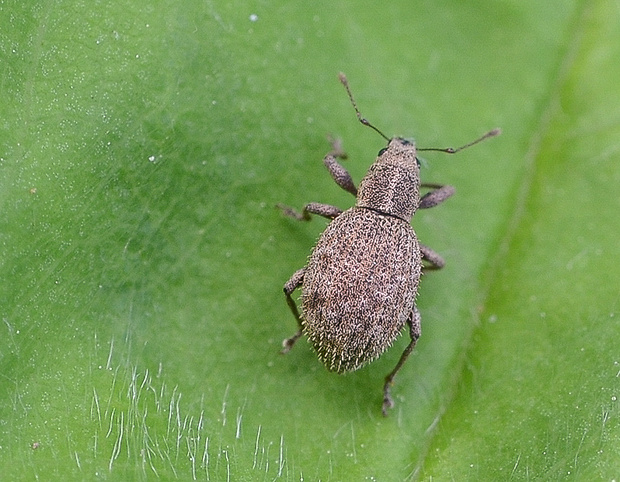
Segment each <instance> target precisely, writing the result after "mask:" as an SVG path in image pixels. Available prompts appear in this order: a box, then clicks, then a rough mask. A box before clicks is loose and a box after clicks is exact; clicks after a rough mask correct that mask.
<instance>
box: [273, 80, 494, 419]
mask: <svg viewBox="0 0 620 482" xmlns="http://www.w3.org/2000/svg"><path fill="white" fill-rule="evenodd" d="M339 78H340V82H342V84H343V85H344V87H345V89H346V91H347V93H348V95H349V99H350V100H351V104H352V105H353V108H354V109H355V113H356V115H357V118H358V120H359V121H360V122H361V123H362V124H364V125H366V126H368V127H370V128H372V129H374V130H375V131H376V132H378V133H379V134H380V135H381V136H382V137H383V138H384V139H386V140H387V141H388V145H387V147H385V148H383V149H381V150H380V151H379V154H378V157H377V160H376V161H375V162H374V164H372V165H371V166H370V168H369V169H368V172H367V173H366V175H365V176H364V178H363V179H362V181H361V182H360V184H359V187H356V186H355V184H354V183H353V179H352V178H351V175H350V174H349V173H348V171H347V170H346V169H345V168H344V167H343V166H342V165H341V164H340V163H339V162H338V161H337V158H344V157H346V155H345V154H344V153H343V152H342V150H341V149H340V148H339V147H338V146H337V145H336V143H333V150H332V151H331V152H330V153H328V154H327V155H326V156H325V158H324V159H323V163H324V164H325V166H326V167H327V169H328V170H329V172H330V174H331V176H332V178H333V179H334V181H336V184H338V185H339V186H340V187H341V188H342V189H344V190H345V191H348V192H350V193H351V194H353V195H354V196H356V198H357V200H356V203H355V206H353V207H352V208H350V209H347V210H346V211H344V212H343V211H342V210H341V209H339V208H337V207H335V206H331V205H328V204H321V203H310V204H307V205H306V206H305V207H304V209H303V211H302V212H301V213H299V212H297V211H295V210H294V209H292V208H289V207H287V206H283V205H278V207H279V208H280V209H282V211H283V212H284V213H285V214H286V215H288V216H291V217H293V218H296V219H298V220H301V221H309V220H310V215H311V214H318V215H319V216H323V217H326V218H328V219H331V220H332V221H331V222H330V223H329V225H328V226H327V228H326V229H325V231H323V233H322V234H321V236H320V237H319V240H318V241H317V244H316V246H315V247H314V250H313V251H312V254H311V255H310V258H309V259H308V263H307V265H306V266H305V267H304V268H302V269H300V270H298V271H296V272H295V273H294V274H293V276H291V278H290V279H289V280H288V281H287V282H286V284H285V285H284V293H285V294H286V301H287V303H288V305H289V307H290V309H291V311H292V312H293V315H294V316H295V319H296V320H297V323H298V325H299V330H298V331H297V333H295V334H294V335H293V336H292V337H290V338H287V339H285V340H284V342H283V347H284V348H283V349H282V353H286V352H288V351H289V350H290V349H291V348H292V347H293V345H294V344H295V342H296V341H297V340H298V339H299V338H300V337H301V335H302V334H305V335H306V336H307V337H308V339H309V340H310V343H311V344H312V346H313V347H314V349H315V351H316V353H317V355H318V357H319V359H320V360H321V362H322V363H323V364H324V365H325V366H326V367H327V369H328V370H330V371H334V372H337V373H345V372H349V371H353V370H357V369H358V368H360V367H362V366H363V365H365V364H367V363H369V362H371V361H373V360H374V359H376V358H377V357H379V356H380V355H381V354H382V353H383V352H384V351H385V350H386V349H387V348H389V347H390V346H391V345H392V343H393V342H394V340H396V338H397V337H398V335H399V334H400V332H401V331H402V329H403V328H404V327H405V325H408V327H409V333H410V335H411V341H410V343H409V344H408V345H407V347H406V348H405V351H404V352H403V354H402V355H401V357H400V359H399V360H398V363H397V364H396V366H395V367H394V369H393V370H392V371H391V372H390V373H389V374H388V375H387V376H386V377H385V383H384V386H383V408H382V410H383V415H387V411H388V409H390V408H392V407H393V406H394V402H393V400H392V397H391V395H390V388H391V386H392V384H393V382H394V377H395V376H396V374H397V373H398V371H399V370H400V369H401V368H402V366H403V364H404V363H405V361H406V360H407V357H409V355H410V354H411V352H412V350H413V348H414V346H415V344H416V341H417V340H418V338H419V337H420V313H419V311H418V309H417V308H416V304H415V301H416V295H417V293H418V285H419V282H420V277H421V275H422V272H423V270H428V269H439V268H442V267H443V265H444V261H443V259H442V258H441V256H439V255H438V254H437V253H435V252H434V251H433V250H431V249H430V248H428V247H427V246H424V245H423V244H420V243H419V242H418V239H417V237H416V235H415V232H414V231H413V228H412V227H411V224H410V223H411V218H412V217H413V215H414V213H415V212H416V210H417V209H426V208H431V207H433V206H436V205H438V204H440V203H441V202H443V201H445V200H446V199H447V198H449V197H450V196H452V194H454V188H453V187H452V186H443V185H439V184H427V183H421V182H420V162H419V160H418V158H417V156H416V153H417V151H422V150H428V151H441V152H446V153H449V154H454V153H456V152H458V151H460V150H462V149H465V148H467V147H469V146H472V145H474V144H477V143H478V142H480V141H482V140H484V139H487V138H489V137H493V136H496V135H498V134H499V133H500V130H499V129H494V130H492V131H490V132H488V133H486V134H485V135H483V136H482V137H480V138H479V139H476V140H475V141H473V142H470V143H469V144H466V145H464V146H461V147H459V148H457V149H454V148H445V149H440V148H428V149H416V146H415V144H414V143H413V142H410V141H407V140H405V139H403V138H400V137H394V138H392V139H390V138H388V137H387V136H385V135H384V134H383V133H382V132H381V131H380V130H379V129H377V128H376V127H375V126H373V125H372V124H371V123H370V122H368V121H367V120H366V119H364V118H363V117H362V115H361V113H360V111H359V109H358V108H357V104H356V103H355V100H354V98H353V95H352V94H351V90H350V88H349V84H348V82H347V79H346V77H345V76H344V74H342V73H341V74H340V75H339ZM422 188H427V189H430V191H429V192H427V193H426V194H424V195H421V192H420V191H421V189H422ZM299 287H301V290H302V291H301V306H302V311H301V314H300V312H299V310H298V308H297V304H296V303H295V300H293V298H292V297H291V295H292V293H293V291H295V289H297V288H299Z"/></svg>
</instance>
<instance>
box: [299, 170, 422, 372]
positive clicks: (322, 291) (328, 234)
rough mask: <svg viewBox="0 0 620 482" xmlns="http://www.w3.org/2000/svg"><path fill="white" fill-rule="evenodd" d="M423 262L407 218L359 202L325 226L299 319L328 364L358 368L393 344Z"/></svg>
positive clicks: (409, 307) (338, 369) (308, 270)
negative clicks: (384, 212) (372, 208)
mask: <svg viewBox="0 0 620 482" xmlns="http://www.w3.org/2000/svg"><path fill="white" fill-rule="evenodd" d="M363 184H364V182H362V185H363ZM360 187H361V186H360ZM416 197H417V193H416ZM421 268H422V260H421V255H420V249H419V246H418V241H417V238H416V236H415V234H414V232H413V229H412V228H411V226H410V225H409V223H408V222H407V221H406V220H404V219H400V218H397V217H394V216H392V215H386V214H383V213H379V212H376V211H374V210H371V209H367V208H364V207H359V206H356V207H353V208H351V209H349V210H347V211H345V212H344V213H342V214H341V215H340V216H338V217H337V218H336V219H335V220H334V221H332V222H331V223H330V224H329V226H328V227H327V229H326V230H325V231H324V232H323V234H322V235H321V237H320V238H319V241H318V243H317V245H316V247H315V248H314V250H313V252H312V254H311V256H310V259H309V262H308V265H307V267H306V272H305V276H304V280H303V286H302V308H303V316H302V320H301V322H302V325H303V331H304V333H305V334H306V336H307V337H308V339H309V340H310V342H311V343H312V345H313V347H314V349H315V350H316V352H317V354H318V356H319V359H320V360H321V361H322V362H323V363H324V364H325V366H326V367H327V368H328V369H329V370H331V371H336V372H338V373H344V372H347V371H352V370H356V369H358V368H360V367H361V366H363V365H364V364H366V363H368V362H370V361H372V360H374V359H375V358H377V357H378V356H379V355H381V353H383V352H384V351H385V350H386V349H387V348H389V346H391V344H392V343H393V342H394V340H395V339H396V338H397V337H398V335H399V333H400V332H401V330H402V329H403V327H404V326H405V324H406V323H407V320H409V319H410V317H411V316H412V313H413V310H414V305H415V297H416V294H417V291H418V283H419V279H420V275H421Z"/></svg>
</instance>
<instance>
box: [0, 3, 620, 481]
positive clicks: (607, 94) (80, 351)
mask: <svg viewBox="0 0 620 482" xmlns="http://www.w3.org/2000/svg"><path fill="white" fill-rule="evenodd" d="M280 3H281V2H280ZM253 15H255V17H254V16H253ZM619 58H620V8H618V3H617V2H614V1H611V0H607V1H603V0H593V1H585V0H582V1H549V2H535V1H533V0H532V1H529V0H527V1H501V2H500V1H476V2H460V1H456V0H453V1H449V0H443V1H439V2H437V1H418V2H406V1H404V0H396V1H393V2H389V3H386V4H383V5H381V6H379V5H378V4H377V3H376V2H370V1H366V0H364V1H359V2H344V1H342V2H334V1H323V0H319V1H316V2H298V1H294V2H287V3H286V4H285V5H279V4H278V3H276V2H265V1H254V2H244V1H232V2H224V1H220V0H217V1H209V0H187V1H184V2H172V1H166V0H155V1H153V2H150V3H149V4H145V5H142V6H137V5H134V3H133V2H123V1H119V2H115V3H109V2H99V1H92V2H82V1H79V0H74V1H68V0H67V1H47V2H42V1H31V2H17V1H14V0H9V1H5V2H3V3H2V4H0V89H1V90H0V92H1V93H2V102H1V103H0V104H1V105H0V248H1V252H0V277H1V278H0V316H1V318H2V323H0V330H2V331H1V335H0V473H1V474H2V476H3V479H4V478H6V480H19V479H22V480H33V479H34V478H40V479H43V480H91V479H104V480H105V479H109V480H141V479H149V480H150V479H154V478H157V477H159V478H162V479H172V478H179V479H181V480H191V479H196V480H242V481H243V480H247V481H250V480H252V481H254V480H324V481H325V480H333V481H338V480H376V481H382V480H408V479H416V478H419V479H423V480H431V479H432V480H507V479H510V480H526V479H528V480H529V479H534V480H562V479H570V480H614V479H615V480H618V477H620V427H619V425H620V423H619V403H620V402H619V401H618V400H617V398H618V397H620V342H619V341H618V340H619V334H620V316H618V309H619V302H620V296H619V295H620V289H619V287H620V284H619V283H618V276H617V271H618V266H619V265H620V255H619V250H618V238H619V234H620V226H619V224H618V219H619V217H618V213H619V212H620V209H619V208H620V196H619V194H618V188H617V187H618V185H619V183H620V141H619V139H620V82H619V81H618V79H620V62H618V59H619ZM339 71H344V72H346V73H347V75H348V78H349V81H350V83H351V87H352V89H353V91H354V94H355V96H356V98H357V102H358V104H359V106H360V108H361V110H362V112H363V114H364V115H365V116H366V117H367V118H369V119H370V120H371V122H373V123H374V124H375V125H377V126H378V127H379V128H380V129H381V130H383V131H385V132H386V133H387V134H388V135H392V134H394V135H400V136H406V137H415V139H416V140H417V142H418V143H419V145H420V146H426V147H444V146H445V147H447V146H456V145H460V144H462V143H465V142H467V141H470V140H472V139H474V138H475V137H477V136H478V135H480V134H482V133H483V132H485V131H487V130H488V129H490V128H493V127H497V126H499V127H502V129H503V135H502V136H501V137H499V138H496V139H493V140H490V141H487V142H485V143H483V144H480V145H478V146H476V147H473V148H471V149H469V150H466V151H464V152H462V153H459V154H458V155H456V156H447V155H444V154H440V153H426V154H425V156H424V157H425V166H424V168H423V171H422V177H423V181H425V182H437V183H447V184H452V185H454V186H456V188H457V194H456V196H455V197H454V198H452V199H450V200H449V201H447V202H446V203H445V204H443V205H442V206H441V207H438V208H436V209H433V210H429V211H426V212H421V213H419V214H417V215H416V217H415V218H414V222H413V224H414V227H415V229H416V231H417V233H418V235H419V237H420V238H421V240H422V242H424V243H425V244H428V245H430V246H432V247H433V248H434V249H435V250H437V251H438V252H440V253H441V254H442V255H443V256H444V257H445V259H446V261H447V266H446V268H445V269H444V270H442V271H440V272H436V273H432V274H429V275H428V276H425V277H424V280H423V284H422V287H421V290H420V293H419V307H420V310H421V313H422V319H423V329H422V332H423V334H422V338H421V340H420V342H419V344H418V347H417V348H416V351H415V353H414V355H413V356H412V357H411V358H410V360H409V361H408V363H407V364H406V365H405V368H404V369H403V371H402V372H401V373H400V374H399V377H398V378H397V381H396V385H395V387H394V389H393V395H394V397H395V401H396V407H395V409H394V410H393V411H392V412H391V414H390V416H389V417H388V418H385V419H384V418H383V417H382V416H381V410H380V408H381V385H382V380H383V377H384V376H385V374H386V373H387V372H388V371H389V370H390V369H391V368H392V367H393V365H394V364H395V363H396V361H397V359H398V357H399V355H400V352H401V351H402V349H403V348H404V346H405V345H406V343H407V339H406V337H402V338H401V339H399V341H398V342H397V344H396V346H395V347H394V348H393V349H391V350H390V351H388V352H387V353H386V354H385V355H384V356H383V357H382V358H381V359H380V360H378V361H377V362H375V363H373V364H372V365H370V366H368V367H367V368H364V369H362V370H360V371H358V372H356V373H353V374H350V375H347V376H337V375H334V374H331V373H328V372H327V371H326V370H325V369H324V368H323V367H322V366H321V365H320V363H319V362H318V361H317V359H316V356H315V355H314V354H313V353H312V351H311V350H310V348H309V346H308V344H307V343H306V342H305V341H301V342H300V343H299V344H298V346H296V347H295V349H294V350H293V351H291V353H289V354H288V355H287V356H285V357H283V356H280V355H279V354H278V352H279V349H280V343H281V340H282V339H283V338H285V337H287V336H289V335H291V334H292V333H293V332H294V330H295V321H294V319H293V318H292V316H291V314H290V312H289V310H288V307H287V306H286V303H285V301H284V296H283V294H282V285H283V283H284V282H285V281H286V280H287V279H288V277H289V276H290V275H291V274H292V273H293V272H294V271H295V270H296V269H298V268H300V267H302V266H303V265H304V263H305V259H306V256H307V255H308V253H309V252H310V249H311V247H312V245H313V243H314V241H315V239H316V237H317V236H318V234H319V233H320V231H321V230H322V229H323V228H324V226H325V225H326V221H325V220H322V219H315V220H314V221H313V222H312V223H308V224H303V223H296V222H295V221H293V220H290V219H287V218H284V217H282V215H281V214H280V213H279V212H278V211H277V210H276V209H275V208H274V206H275V204H276V203H278V202H283V203H286V204H289V205H292V206H296V207H298V208H300V207H301V206H303V204H304V203H306V202H309V201H319V202H325V203H330V204H336V205H338V206H341V207H348V206H350V205H351V204H352V202H353V199H352V198H351V196H350V195H348V194H347V193H345V192H344V191H342V190H340V189H339V188H338V186H336V185H335V184H334V183H333V181H332V180H331V179H330V177H329V174H328V173H327V171H326V170H325V169H324V167H323V165H322V163H321V159H322V157H323V155H324V154H325V153H326V151H327V149H328V148H329V146H328V143H327V140H326V136H327V134H330V133H331V134H333V135H334V136H337V137H339V138H341V139H342V141H343V146H344V148H345V149H346V151H347V152H348V154H349V160H348V161H346V166H347V168H348V169H350V171H351V173H352V175H353V177H354V179H355V180H356V181H358V180H359V179H360V178H361V177H362V176H363V174H364V172H365V170H366V169H367V167H368V166H369V165H370V164H371V163H372V161H373V159H374V156H375V154H376V152H377V151H378V150H379V149H380V148H382V147H384V144H385V143H384V141H383V140H382V139H381V138H380V137H379V136H378V135H376V134H375V133H373V132H372V131H370V130H369V129H366V128H364V127H363V126H360V125H359V123H358V122H357V121H356V119H355V116H354V112H353V110H352V108H351V106H350V105H349V103H348V102H349V101H348V99H347V97H346V94H345V92H344V90H343V89H342V86H341V85H339V83H338V79H337V74H338V72H339Z"/></svg>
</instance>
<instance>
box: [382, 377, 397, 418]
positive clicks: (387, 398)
mask: <svg viewBox="0 0 620 482" xmlns="http://www.w3.org/2000/svg"><path fill="white" fill-rule="evenodd" d="M390 386H391V383H389V382H386V384H385V386H384V387H383V407H382V408H381V412H382V413H383V416H384V417H387V416H388V410H390V409H392V408H394V400H392V396H391V395H390Z"/></svg>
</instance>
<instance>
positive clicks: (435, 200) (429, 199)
mask: <svg viewBox="0 0 620 482" xmlns="http://www.w3.org/2000/svg"><path fill="white" fill-rule="evenodd" d="M420 187H429V188H431V189H433V190H432V191H431V192H427V193H426V194H425V195H424V196H422V198H421V199H420V204H419V205H418V209H427V208H432V207H433V206H437V204H441V203H442V202H444V201H445V200H446V199H448V198H449V197H450V196H452V195H453V194H454V187H452V186H444V185H442V184H428V183H422V184H421V185H420Z"/></svg>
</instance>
